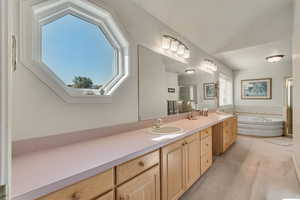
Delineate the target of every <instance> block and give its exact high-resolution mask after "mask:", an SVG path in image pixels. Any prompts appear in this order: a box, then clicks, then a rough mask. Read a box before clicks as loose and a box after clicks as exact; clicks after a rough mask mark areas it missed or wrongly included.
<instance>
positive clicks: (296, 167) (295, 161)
mask: <svg viewBox="0 0 300 200" xmlns="http://www.w3.org/2000/svg"><path fill="white" fill-rule="evenodd" d="M293 163H294V166H295V169H296V175H297V178H298V181H299V183H300V168H299V165H298V162H297V160H296V157H295V154H293Z"/></svg>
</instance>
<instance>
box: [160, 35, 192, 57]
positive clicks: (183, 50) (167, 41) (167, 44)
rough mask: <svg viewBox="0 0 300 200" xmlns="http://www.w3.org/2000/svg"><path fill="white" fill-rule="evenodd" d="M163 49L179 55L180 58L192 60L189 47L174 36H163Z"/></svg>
mask: <svg viewBox="0 0 300 200" xmlns="http://www.w3.org/2000/svg"><path fill="white" fill-rule="evenodd" d="M162 48H163V49H165V50H170V51H172V52H174V53H177V55H178V56H182V57H183V58H186V59H187V58H190V50H189V49H188V48H187V46H186V45H185V44H183V43H182V42H181V41H179V40H177V39H176V38H174V37H172V36H169V35H164V36H163V39H162Z"/></svg>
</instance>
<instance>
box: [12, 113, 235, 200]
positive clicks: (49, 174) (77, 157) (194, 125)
mask: <svg viewBox="0 0 300 200" xmlns="http://www.w3.org/2000/svg"><path fill="white" fill-rule="evenodd" d="M229 117H232V115H229V114H228V115H217V114H215V113H212V114H210V115H209V117H198V119H197V120H187V119H184V120H179V121H175V122H172V123H169V124H168V126H170V125H172V126H176V127H179V128H183V129H184V130H185V132H184V133H182V134H177V135H167V136H159V135H154V134H150V133H149V128H146V129H140V130H136V131H131V132H126V133H122V134H118V135H113V136H107V137H102V138H99V139H96V140H92V141H85V142H81V143H76V144H72V145H67V146H64V147H59V148H54V149H50V150H44V151H40V152H35V153H31V154H25V155H22V156H19V157H15V158H13V161H12V198H13V200H33V199H36V198H38V197H41V196H43V195H45V194H48V193H50V192H53V191H56V190H58V189H61V188H64V187H66V186H68V185H70V184H73V183H76V182H78V181H80V180H83V179H85V178H88V177H91V176H94V175H96V174H98V173H101V172H103V171H105V170H107V169H110V168H112V167H114V166H116V165H119V164H121V163H123V162H126V161H128V160H131V159H133V158H135V157H137V156H140V155H143V154H145V153H148V152H151V151H153V150H155V149H158V148H160V147H162V146H165V145H167V144H169V143H172V142H174V141H176V140H178V139H181V138H183V137H186V136H188V135H191V134H193V133H195V132H198V131H200V130H203V129H205V128H207V127H210V126H212V125H215V124H217V123H219V122H221V121H223V120H225V119H227V118H229Z"/></svg>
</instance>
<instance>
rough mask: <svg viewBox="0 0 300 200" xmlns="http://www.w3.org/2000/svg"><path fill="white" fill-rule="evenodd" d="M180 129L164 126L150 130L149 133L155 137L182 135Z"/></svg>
mask: <svg viewBox="0 0 300 200" xmlns="http://www.w3.org/2000/svg"><path fill="white" fill-rule="evenodd" d="M182 132H183V129H182V128H177V127H173V126H164V127H160V128H152V129H151V133H153V134H157V135H166V134H178V133H182Z"/></svg>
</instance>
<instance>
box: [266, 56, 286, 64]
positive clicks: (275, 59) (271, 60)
mask: <svg viewBox="0 0 300 200" xmlns="http://www.w3.org/2000/svg"><path fill="white" fill-rule="evenodd" d="M284 57H285V55H273V56H268V57H266V60H267V62H269V63H276V62H279V61H281V60H282V59H283V58H284Z"/></svg>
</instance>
